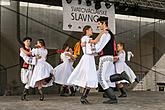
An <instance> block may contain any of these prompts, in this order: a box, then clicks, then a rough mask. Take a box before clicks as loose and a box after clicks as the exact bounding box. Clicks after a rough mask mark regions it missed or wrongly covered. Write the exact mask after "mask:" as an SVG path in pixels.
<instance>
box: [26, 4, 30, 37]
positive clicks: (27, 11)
mask: <svg viewBox="0 0 165 110" xmlns="http://www.w3.org/2000/svg"><path fill="white" fill-rule="evenodd" d="M28 16H29V3H27V10H26V37H27V36H28V21H29V19H28Z"/></svg>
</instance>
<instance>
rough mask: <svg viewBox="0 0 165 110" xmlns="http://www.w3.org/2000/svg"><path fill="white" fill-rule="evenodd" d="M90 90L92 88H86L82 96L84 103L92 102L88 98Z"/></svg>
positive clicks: (81, 100) (81, 99)
mask: <svg viewBox="0 0 165 110" xmlns="http://www.w3.org/2000/svg"><path fill="white" fill-rule="evenodd" d="M89 91H90V89H86V88H85V89H84V91H83V94H82V96H81V98H80V102H81V103H82V104H90V103H89V101H88V100H87V99H86V98H87V96H88V94H89Z"/></svg>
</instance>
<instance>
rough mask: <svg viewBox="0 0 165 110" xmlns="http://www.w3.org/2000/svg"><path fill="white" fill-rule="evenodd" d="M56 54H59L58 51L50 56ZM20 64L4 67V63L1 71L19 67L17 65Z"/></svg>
mask: <svg viewBox="0 0 165 110" xmlns="http://www.w3.org/2000/svg"><path fill="white" fill-rule="evenodd" d="M55 54H57V53H56V52H55V53H51V54H48V57H50V56H52V55H55ZM19 65H20V63H18V64H15V65H12V66H8V67H4V66H3V65H2V67H3V69H1V70H0V71H3V70H8V69H11V68H14V67H17V66H19ZM0 66H1V65H0Z"/></svg>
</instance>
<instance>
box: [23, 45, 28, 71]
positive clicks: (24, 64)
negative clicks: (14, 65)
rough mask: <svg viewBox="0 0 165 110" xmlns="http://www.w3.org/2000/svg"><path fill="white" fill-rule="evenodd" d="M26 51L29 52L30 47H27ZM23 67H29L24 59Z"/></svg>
mask: <svg viewBox="0 0 165 110" xmlns="http://www.w3.org/2000/svg"><path fill="white" fill-rule="evenodd" d="M26 50H27V51H28V52H30V48H28V49H26ZM22 67H23V68H25V69H28V67H29V64H27V63H26V62H25V61H24V63H23V66H22Z"/></svg>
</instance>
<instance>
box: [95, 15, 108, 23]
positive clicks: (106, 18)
mask: <svg viewBox="0 0 165 110" xmlns="http://www.w3.org/2000/svg"><path fill="white" fill-rule="evenodd" d="M99 21H108V17H105V16H100V17H99V18H98V19H97V22H99Z"/></svg>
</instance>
